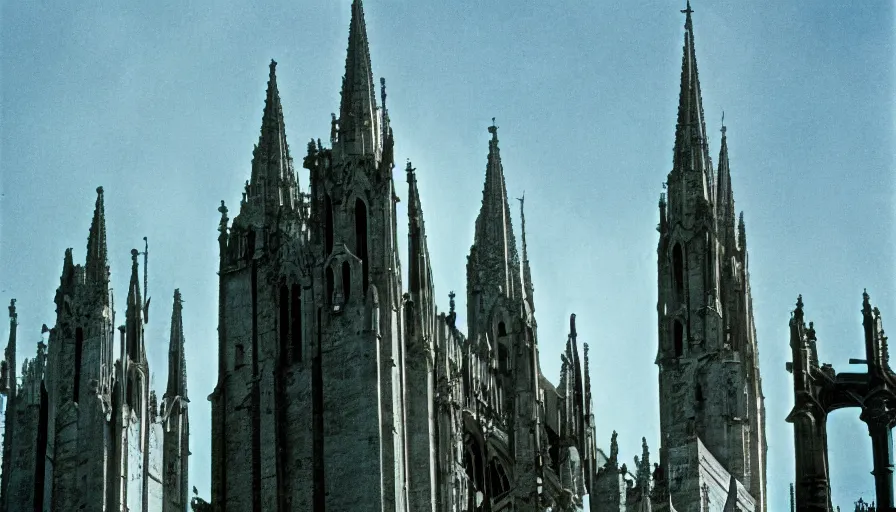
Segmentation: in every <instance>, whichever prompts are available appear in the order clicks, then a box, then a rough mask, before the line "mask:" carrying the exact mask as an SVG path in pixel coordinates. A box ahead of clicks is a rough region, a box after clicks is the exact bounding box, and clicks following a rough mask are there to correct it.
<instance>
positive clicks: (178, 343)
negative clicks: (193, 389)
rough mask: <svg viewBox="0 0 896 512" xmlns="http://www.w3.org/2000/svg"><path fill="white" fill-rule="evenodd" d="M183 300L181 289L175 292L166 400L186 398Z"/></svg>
mask: <svg viewBox="0 0 896 512" xmlns="http://www.w3.org/2000/svg"><path fill="white" fill-rule="evenodd" d="M182 311H183V299H182V298H181V294H180V289H179V288H178V289H175V290H174V307H173V308H172V312H171V336H170V338H169V345H168V387H167V389H166V391H165V398H174V397H175V396H181V397H186V395H187V381H186V357H185V354H184V324H183V314H182Z"/></svg>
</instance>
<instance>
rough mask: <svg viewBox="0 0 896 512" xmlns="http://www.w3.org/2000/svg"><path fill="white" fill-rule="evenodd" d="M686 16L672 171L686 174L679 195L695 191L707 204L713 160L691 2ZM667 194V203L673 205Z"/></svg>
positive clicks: (672, 200) (710, 187)
mask: <svg viewBox="0 0 896 512" xmlns="http://www.w3.org/2000/svg"><path fill="white" fill-rule="evenodd" d="M681 12H682V13H684V14H685V24H684V28H685V34H684V55H683V56H682V60H681V92H680V94H679V97H678V124H677V126H676V129H675V156H674V162H673V172H676V171H678V172H680V173H683V174H685V175H687V176H686V177H685V176H683V178H684V183H685V184H686V185H685V187H684V189H681V190H679V191H678V193H679V194H687V195H693V194H694V193H695V192H696V191H697V190H699V192H700V194H701V195H702V197H703V198H705V199H706V200H708V201H709V202H710V203H712V202H714V201H713V192H714V191H713V187H712V179H713V178H712V161H711V159H710V157H709V146H708V142H707V138H706V123H705V122H704V118H703V99H702V96H701V95H700V79H699V76H698V74H697V55H696V52H695V50H694V25H693V21H692V20H691V13H692V12H693V11H692V10H691V3H690V1H689V2H688V3H687V8H686V9H685V10H683V11H681ZM675 199H676V198H674V197H672V194H671V193H670V197H669V202H670V203H672V202H675Z"/></svg>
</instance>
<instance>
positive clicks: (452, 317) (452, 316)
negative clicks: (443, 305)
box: [446, 290, 457, 329]
mask: <svg viewBox="0 0 896 512" xmlns="http://www.w3.org/2000/svg"><path fill="white" fill-rule="evenodd" d="M454 297H456V295H455V293H454V291H453V290H452V291H450V292H448V316H447V318H446V321H447V323H448V327H450V328H451V329H455V328H456V322H457V312H456V311H455V310H454V308H455V304H454Z"/></svg>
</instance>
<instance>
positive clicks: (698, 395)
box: [694, 382, 706, 404]
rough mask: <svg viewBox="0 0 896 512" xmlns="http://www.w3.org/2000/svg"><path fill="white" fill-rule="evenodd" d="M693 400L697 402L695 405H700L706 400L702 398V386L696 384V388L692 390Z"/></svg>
mask: <svg viewBox="0 0 896 512" xmlns="http://www.w3.org/2000/svg"><path fill="white" fill-rule="evenodd" d="M694 400H696V401H697V404H702V403H703V402H704V401H705V400H706V398H704V396H703V386H702V385H700V383H699V382H698V383H697V386H696V387H695V388H694Z"/></svg>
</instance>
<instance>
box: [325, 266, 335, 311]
mask: <svg viewBox="0 0 896 512" xmlns="http://www.w3.org/2000/svg"><path fill="white" fill-rule="evenodd" d="M335 286H336V283H335V278H334V277H333V267H327V297H326V301H327V304H332V303H333V291H334V290H333V288H334V287H335Z"/></svg>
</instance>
